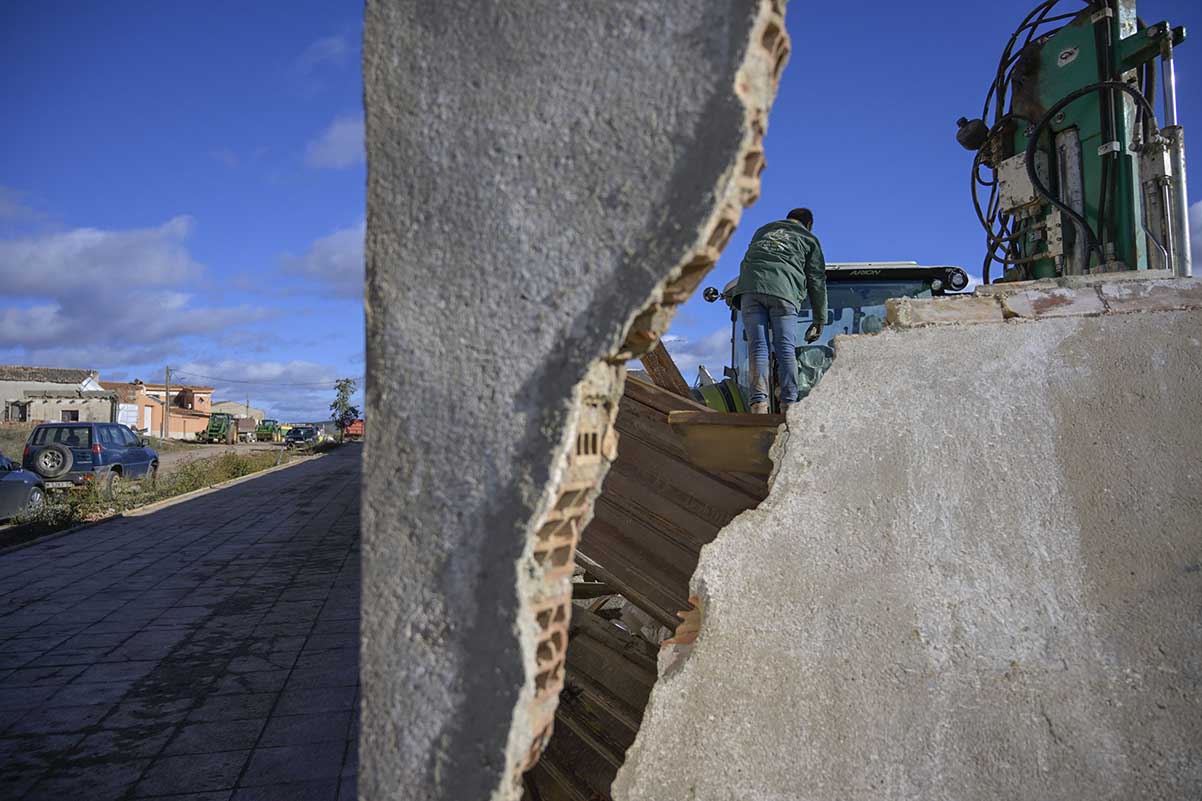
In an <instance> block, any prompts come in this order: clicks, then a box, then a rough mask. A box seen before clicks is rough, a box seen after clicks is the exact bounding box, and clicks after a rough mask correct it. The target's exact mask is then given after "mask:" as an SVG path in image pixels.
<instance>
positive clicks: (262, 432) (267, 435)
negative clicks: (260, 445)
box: [255, 420, 284, 442]
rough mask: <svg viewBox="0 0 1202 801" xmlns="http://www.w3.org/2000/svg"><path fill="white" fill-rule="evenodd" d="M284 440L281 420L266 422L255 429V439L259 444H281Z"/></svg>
mask: <svg viewBox="0 0 1202 801" xmlns="http://www.w3.org/2000/svg"><path fill="white" fill-rule="evenodd" d="M283 438H284V437H283V434H282V433H281V432H280V421H279V420H264V421H263V422H261V423H259V427H258V428H256V429H255V439H256V440H257V441H258V442H279V441H281V440H282V439H283Z"/></svg>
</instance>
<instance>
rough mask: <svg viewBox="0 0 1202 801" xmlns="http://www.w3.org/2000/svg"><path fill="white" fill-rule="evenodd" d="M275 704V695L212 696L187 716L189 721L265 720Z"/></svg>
mask: <svg viewBox="0 0 1202 801" xmlns="http://www.w3.org/2000/svg"><path fill="white" fill-rule="evenodd" d="M275 702H276V694H275V693H242V694H230V695H213V696H209V697H208V698H206V699H205V700H204V701H203V702H202V703H201V704H200V706H198V707H197V708H196V709H194V710H192V712H190V713H189V714H188V720H190V721H215V720H248V719H261V718H266V717H267V715H268V713H269V712H271V708H272V706H273V705H274V704H275Z"/></svg>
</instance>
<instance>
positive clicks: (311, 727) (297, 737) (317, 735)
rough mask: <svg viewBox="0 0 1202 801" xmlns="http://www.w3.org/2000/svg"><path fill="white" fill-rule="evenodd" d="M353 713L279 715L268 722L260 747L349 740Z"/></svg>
mask: <svg viewBox="0 0 1202 801" xmlns="http://www.w3.org/2000/svg"><path fill="white" fill-rule="evenodd" d="M350 720H351V713H350V711H349V710H347V711H345V712H321V713H317V714H312V715H278V716H274V717H272V718H271V719H270V720H268V721H267V728H266V729H265V730H264V731H263V737H262V739H261V740H260V741H259V745H260V746H263V747H271V746H280V745H303V744H305V743H322V742H327V741H332V740H337V741H339V742H342V741H345V740H346V739H347V726H348V725H349V724H350Z"/></svg>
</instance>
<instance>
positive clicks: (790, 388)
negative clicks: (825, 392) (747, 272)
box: [739, 292, 797, 403]
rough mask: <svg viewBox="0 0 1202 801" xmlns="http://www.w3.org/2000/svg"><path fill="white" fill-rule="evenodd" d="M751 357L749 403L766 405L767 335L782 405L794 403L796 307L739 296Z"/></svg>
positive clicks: (773, 299)
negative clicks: (770, 337) (774, 358)
mask: <svg viewBox="0 0 1202 801" xmlns="http://www.w3.org/2000/svg"><path fill="white" fill-rule="evenodd" d="M739 309H740V311H742V312H743V328H744V330H746V331H747V349H748V351H750V353H751V376H750V380H751V402H752V403H764V402H766V401H768V399H769V398H768V331H769V329H770V328H771V331H772V347H773V350H774V351H775V353H776V380H777V385H778V386H779V387H780V402H781V403H796V402H797V307H796V306H794V305H793V304H792V303H790V302H789V301H787V300H785V299H784V298H778V297H775V296H773V295H763V294H760V293H758V292H748V293H745V294H743V295H741V296H739Z"/></svg>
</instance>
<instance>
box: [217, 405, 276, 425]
mask: <svg viewBox="0 0 1202 801" xmlns="http://www.w3.org/2000/svg"><path fill="white" fill-rule="evenodd" d="M212 411H214V412H223V413H225V414H232V415H233V416H234V417H237V418H238V419H239V420H244V419H247V418H249V419H251V420H254V421H255V425H258V424H259V423H261V422H263V419H264V418H265V417H267V413H266V412H264V411H263V410H262V409H256V408H255V407H254V406H251V405H250V403H248V402H243V401H213V405H212Z"/></svg>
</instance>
